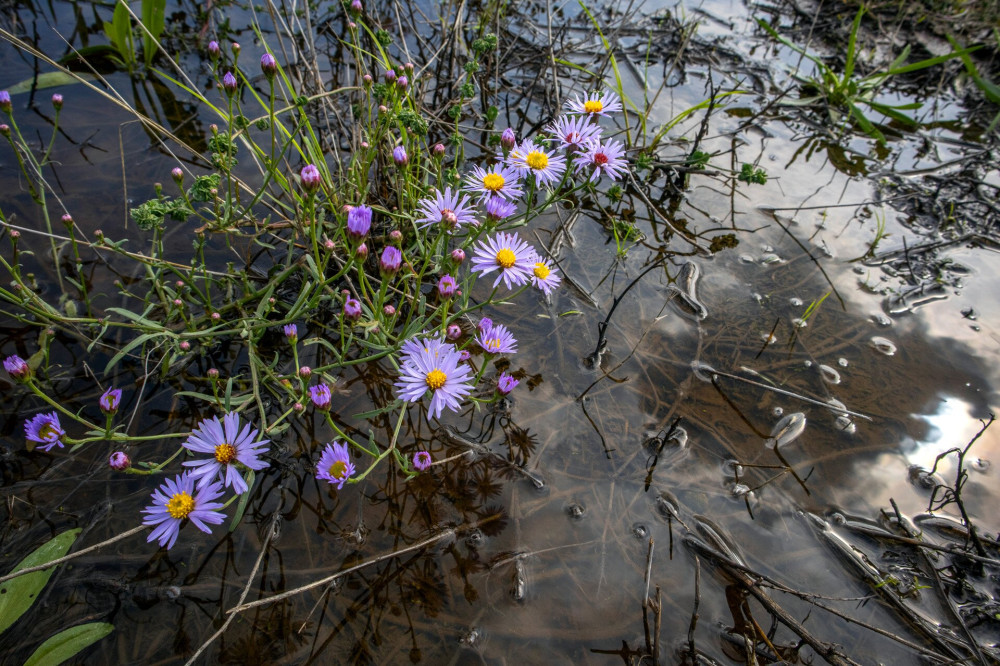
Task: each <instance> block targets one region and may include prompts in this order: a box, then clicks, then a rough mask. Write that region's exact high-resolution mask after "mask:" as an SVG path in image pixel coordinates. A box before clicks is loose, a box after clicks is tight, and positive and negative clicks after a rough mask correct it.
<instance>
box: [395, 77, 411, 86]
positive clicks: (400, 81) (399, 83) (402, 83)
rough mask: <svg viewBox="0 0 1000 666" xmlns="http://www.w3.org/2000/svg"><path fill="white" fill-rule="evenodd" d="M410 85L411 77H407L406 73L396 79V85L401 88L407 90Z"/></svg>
mask: <svg viewBox="0 0 1000 666" xmlns="http://www.w3.org/2000/svg"><path fill="white" fill-rule="evenodd" d="M408 85H410V79H409V78H407V77H406V76H405V75H403V76H401V77H399V78H398V79H396V87H397V88H399V89H400V90H406V87H407V86H408Z"/></svg>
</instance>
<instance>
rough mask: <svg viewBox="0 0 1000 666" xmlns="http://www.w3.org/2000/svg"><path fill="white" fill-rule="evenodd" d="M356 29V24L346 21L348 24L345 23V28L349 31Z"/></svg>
mask: <svg viewBox="0 0 1000 666" xmlns="http://www.w3.org/2000/svg"><path fill="white" fill-rule="evenodd" d="M357 27H358V24H357V23H355V22H354V21H348V22H347V28H348V29H349V30H354V29H355V28H357Z"/></svg>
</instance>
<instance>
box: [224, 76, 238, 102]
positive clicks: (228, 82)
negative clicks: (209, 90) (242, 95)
mask: <svg viewBox="0 0 1000 666" xmlns="http://www.w3.org/2000/svg"><path fill="white" fill-rule="evenodd" d="M237 87H239V83H238V82H237V81H236V77H235V76H233V73H232V72H226V73H225V75H224V76H223V77H222V88H223V90H225V91H226V94H227V95H229V96H230V97H232V96H233V95H235V94H236V88H237Z"/></svg>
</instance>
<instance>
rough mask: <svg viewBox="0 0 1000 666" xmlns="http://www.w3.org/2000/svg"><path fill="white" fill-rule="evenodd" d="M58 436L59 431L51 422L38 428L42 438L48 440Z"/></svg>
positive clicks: (39, 435)
mask: <svg viewBox="0 0 1000 666" xmlns="http://www.w3.org/2000/svg"><path fill="white" fill-rule="evenodd" d="M58 436H59V432H58V431H57V430H56V427H55V426H54V425H52V424H51V423H46V424H45V425H43V426H42V427H41V428H39V429H38V437H39V438H40V439H44V440H46V441H47V440H49V439H51V438H53V437H58Z"/></svg>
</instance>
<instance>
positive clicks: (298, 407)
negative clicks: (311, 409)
mask: <svg viewBox="0 0 1000 666" xmlns="http://www.w3.org/2000/svg"><path fill="white" fill-rule="evenodd" d="M292 409H294V410H295V411H296V412H297V413H299V414H301V413H302V412H304V411H306V406H305V405H303V404H302V403H301V402H297V403H295V404H294V405H292Z"/></svg>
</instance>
